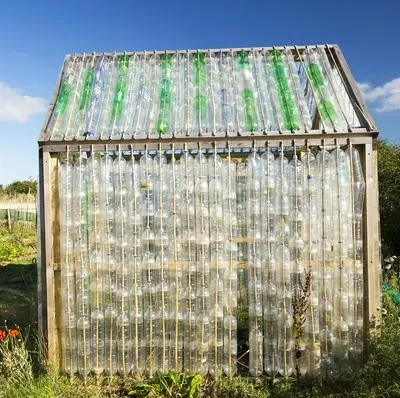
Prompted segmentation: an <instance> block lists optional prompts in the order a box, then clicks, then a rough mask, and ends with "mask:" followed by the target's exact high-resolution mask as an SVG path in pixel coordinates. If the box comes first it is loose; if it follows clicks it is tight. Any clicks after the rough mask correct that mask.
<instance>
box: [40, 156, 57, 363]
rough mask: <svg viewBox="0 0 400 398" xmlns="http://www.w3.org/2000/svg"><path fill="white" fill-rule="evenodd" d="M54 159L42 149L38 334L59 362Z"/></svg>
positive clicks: (50, 359)
mask: <svg viewBox="0 0 400 398" xmlns="http://www.w3.org/2000/svg"><path fill="white" fill-rule="evenodd" d="M52 163H53V159H52V158H51V156H50V154H49V153H46V152H44V151H43V150H42V149H40V150H39V194H40V198H41V200H40V237H41V239H40V271H39V278H40V284H39V286H40V288H39V311H38V312H39V333H40V335H41V337H43V340H44V343H45V346H46V353H47V359H48V361H49V362H50V363H57V362H56V361H57V357H58V333H57V330H56V305H55V273H54V256H53V242H54V234H53V222H54V218H53V217H52V207H53V206H52V201H53V199H54V198H53V197H52V196H53V195H52V193H51V190H52V188H53V181H52V172H53V171H54V167H53V164H52Z"/></svg>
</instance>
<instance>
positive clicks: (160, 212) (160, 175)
mask: <svg viewBox="0 0 400 398" xmlns="http://www.w3.org/2000/svg"><path fill="white" fill-rule="evenodd" d="M154 169H155V173H154V182H155V185H154V204H155V213H154V226H155V240H154V242H155V253H156V268H157V274H158V276H157V284H158V286H157V315H156V329H157V351H158V352H157V368H158V370H159V371H160V372H163V373H165V372H167V370H168V357H169V329H168V304H169V302H168V299H169V288H170V284H169V280H170V275H169V263H170V250H169V249H170V248H169V238H170V236H169V232H170V229H169V222H170V220H171V212H170V204H171V199H170V192H171V190H170V189H169V187H168V183H167V160H166V158H165V156H164V155H163V154H162V152H161V150H160V151H159V152H158V154H157V155H156V157H155V158H154Z"/></svg>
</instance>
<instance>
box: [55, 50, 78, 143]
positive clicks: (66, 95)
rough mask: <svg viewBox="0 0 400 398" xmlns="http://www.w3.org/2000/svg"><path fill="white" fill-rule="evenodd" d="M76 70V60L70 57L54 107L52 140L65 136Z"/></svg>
mask: <svg viewBox="0 0 400 398" xmlns="http://www.w3.org/2000/svg"><path fill="white" fill-rule="evenodd" d="M75 68H76V58H75V57H70V58H68V59H67V60H66V65H65V66H64V74H63V76H62V80H61V85H60V91H59V93H58V97H57V100H56V103H55V105H54V110H53V114H52V117H51V120H50V124H49V131H51V139H62V138H63V135H64V131H63V123H64V120H65V113H66V110H67V108H68V106H69V103H70V100H71V93H72V85H73V79H74V74H75Z"/></svg>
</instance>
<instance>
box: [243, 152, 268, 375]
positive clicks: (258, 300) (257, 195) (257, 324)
mask: <svg viewBox="0 0 400 398" xmlns="http://www.w3.org/2000/svg"><path fill="white" fill-rule="evenodd" d="M261 177H262V164H261V159H260V156H259V155H257V153H256V152H255V151H253V152H252V154H251V155H250V156H249V157H248V159H247V200H246V205H247V239H248V253H249V257H248V296H249V329H250V333H253V335H252V336H251V337H252V338H249V344H250V354H249V355H250V357H249V364H250V372H252V371H254V372H256V373H255V374H253V373H251V374H252V376H256V377H257V376H260V374H261V373H262V370H263V339H264V336H263V325H262V323H263V309H262V308H263V304H262V286H263V280H262V250H261V242H262V240H261V234H262V218H261V182H262V179H261ZM253 338H254V339H253ZM259 339H261V346H260V347H261V348H260V347H259V346H258V345H257V346H256V347H254V348H253V347H252V345H253V344H259V341H258V340H259ZM259 349H261V352H259ZM253 355H254V357H253ZM258 361H261V363H258ZM260 369H261V373H259V370H260Z"/></svg>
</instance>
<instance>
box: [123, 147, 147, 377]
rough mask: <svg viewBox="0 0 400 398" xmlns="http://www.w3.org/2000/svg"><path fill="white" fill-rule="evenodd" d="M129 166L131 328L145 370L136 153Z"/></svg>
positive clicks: (139, 366)
mask: <svg viewBox="0 0 400 398" xmlns="http://www.w3.org/2000/svg"><path fill="white" fill-rule="evenodd" d="M127 167H128V168H129V169H130V172H129V179H130V183H129V184H128V185H129V188H130V192H129V193H128V200H129V204H128V206H129V220H130V223H131V227H130V229H131V239H130V246H131V300H130V314H131V316H130V321H131V324H130V331H131V335H130V336H131V341H132V345H133V347H132V368H131V369H132V371H133V372H141V371H143V370H144V353H143V350H144V346H145V336H144V333H143V279H142V257H141V254H142V230H143V217H142V213H141V206H142V200H141V192H140V181H139V180H140V178H139V164H138V163H137V162H136V161H135V158H134V157H133V152H131V159H130V161H129V162H128V164H127Z"/></svg>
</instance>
